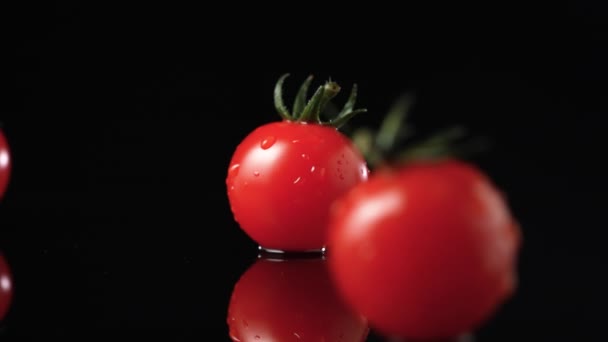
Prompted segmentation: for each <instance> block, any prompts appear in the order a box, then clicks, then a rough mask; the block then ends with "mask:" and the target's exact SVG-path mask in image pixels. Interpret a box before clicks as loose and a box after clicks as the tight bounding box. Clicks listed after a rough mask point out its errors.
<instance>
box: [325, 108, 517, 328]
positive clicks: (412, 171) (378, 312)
mask: <svg viewBox="0 0 608 342" xmlns="http://www.w3.org/2000/svg"><path fill="white" fill-rule="evenodd" d="M410 102H411V99H410V100H407V98H403V99H401V100H400V101H399V102H398V103H397V104H395V106H394V107H393V110H392V111H391V114H389V115H388V116H387V117H386V120H385V121H384V122H383V124H382V126H381V128H380V129H379V132H372V131H369V130H368V131H360V133H359V134H357V135H356V137H355V139H357V141H358V143H359V144H361V146H362V147H361V149H362V150H364V151H366V155H368V156H370V158H368V159H370V160H374V162H373V163H372V162H370V167H371V169H372V171H371V175H370V179H369V180H368V181H367V182H365V183H360V184H359V185H357V186H356V187H354V188H353V189H351V190H350V191H349V192H348V193H347V194H345V195H344V196H342V197H341V198H340V199H338V200H337V201H336V204H335V207H334V208H333V210H332V212H331V213H332V214H331V220H330V225H329V239H328V247H327V248H328V250H327V258H328V262H329V266H330V270H331V276H332V280H333V281H334V283H335V284H336V287H337V289H338V290H339V293H341V295H342V296H343V298H344V299H345V301H346V302H347V303H349V305H350V306H351V307H352V308H353V309H354V310H355V311H357V312H359V313H361V314H362V315H363V316H365V317H366V318H367V319H368V321H369V324H370V327H371V328H372V329H374V330H375V331H377V332H379V333H380V334H382V335H386V336H397V337H401V338H409V339H420V340H427V339H440V338H448V337H451V336H458V335H460V334H463V333H467V332H474V331H476V330H477V329H478V328H480V327H481V325H483V324H484V323H485V322H487V321H488V320H489V319H490V318H491V317H493V315H494V314H495V313H496V312H497V311H498V310H499V309H500V308H501V306H502V305H503V304H504V303H506V301H508V300H509V299H510V298H511V297H512V296H513V295H514V293H515V291H516V288H517V265H516V264H517V255H518V251H519V248H520V243H521V235H520V228H519V225H518V222H517V220H516V219H515V218H514V217H513V215H512V212H511V211H510V208H509V205H508V202H507V199H506V197H505V194H504V193H503V192H502V191H501V190H500V189H498V187H497V186H496V184H494V183H493V181H492V179H491V178H490V177H489V175H487V174H486V173H484V172H483V171H482V170H481V169H480V168H479V167H477V166H476V165H474V164H473V163H472V162H467V161H465V160H464V159H462V158H460V157H455V156H454V155H451V156H450V155H449V153H448V154H446V152H448V151H450V148H449V145H450V144H451V143H452V142H453V141H454V139H455V137H456V136H460V135H461V134H460V133H461V132H460V131H459V130H451V131H449V132H448V133H447V134H438V135H435V136H433V137H432V138H430V139H428V140H425V141H422V142H420V143H419V144H418V145H413V144H412V145H409V149H408V148H406V149H405V150H404V152H403V153H402V155H401V156H400V157H399V158H393V159H391V158H392V157H391V156H395V153H394V152H393V153H392V154H391V152H390V150H391V148H390V146H391V145H392V146H395V145H396V141H397V140H396V139H397V137H398V136H399V132H398V130H397V129H396V128H397V127H400V126H401V123H402V121H403V120H404V116H405V112H406V108H408V106H409V105H411V104H409V105H408V103H410ZM401 127H403V126H401ZM370 132H371V133H370ZM362 137H363V139H362Z"/></svg>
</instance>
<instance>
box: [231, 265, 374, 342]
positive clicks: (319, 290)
mask: <svg viewBox="0 0 608 342" xmlns="http://www.w3.org/2000/svg"><path fill="white" fill-rule="evenodd" d="M227 324H228V328H229V335H230V338H231V339H232V340H233V341H240V342H257V341H327V342H330V341H356V342H362V341H365V339H366V338H367V335H368V333H369V328H368V326H367V322H366V320H365V319H364V318H362V317H361V316H360V315H358V314H356V313H354V312H353V311H351V310H350V307H348V306H347V305H345V304H344V302H343V300H342V299H341V297H340V296H339V295H338V294H337V293H336V292H335V288H334V286H333V283H332V281H331V279H330V278H329V274H328V269H327V264H326V261H325V259H323V258H301V259H299V258H291V259H271V258H268V257H260V258H259V259H257V260H256V261H255V262H254V263H253V264H252V265H251V266H250V267H249V269H247V270H246V271H245V272H244V273H243V275H242V276H241V278H240V279H239V280H238V281H237V283H236V284H235V286H234V290H233V292H232V296H231V298H230V303H229V306H228V317H227Z"/></svg>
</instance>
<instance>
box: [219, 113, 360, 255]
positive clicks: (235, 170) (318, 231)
mask: <svg viewBox="0 0 608 342" xmlns="http://www.w3.org/2000/svg"><path fill="white" fill-rule="evenodd" d="M367 174H368V171H367V167H366V164H365V160H364V158H363V157H362V156H361V155H360V153H359V152H358V151H357V150H356V148H355V147H354V146H353V144H352V143H351V142H350V141H349V140H348V138H346V137H345V136H344V135H342V134H341V133H340V132H338V131H337V130H336V129H335V128H332V127H326V126H321V125H315V124H302V123H294V122H275V123H270V124H267V125H264V126H261V127H259V128H257V129H256V130H255V131H253V132H252V133H251V134H249V135H248V136H247V137H246V138H245V139H244V140H243V142H241V144H240V145H239V146H238V147H237V149H236V151H235V153H234V156H233V157H232V161H231V162H230V171H229V173H228V178H227V180H226V183H227V185H228V197H229V199H230V204H231V208H232V211H233V213H234V217H235V219H236V220H237V221H238V222H239V224H240V226H241V228H242V229H243V230H244V231H245V232H247V234H248V235H249V236H250V237H251V238H252V239H253V240H255V241H256V242H257V243H259V244H260V245H261V246H262V247H264V248H269V249H278V250H288V251H289V250H291V251H304V250H314V249H321V248H323V247H324V246H325V244H326V240H325V239H326V227H327V222H328V217H329V208H330V206H331V203H332V202H333V201H334V200H335V199H336V198H338V197H340V196H341V195H342V194H344V193H345V192H346V191H347V190H349V189H350V188H351V187H353V186H354V185H356V184H358V183H359V182H361V181H364V180H366V179H367Z"/></svg>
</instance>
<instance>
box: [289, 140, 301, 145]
mask: <svg viewBox="0 0 608 342" xmlns="http://www.w3.org/2000/svg"><path fill="white" fill-rule="evenodd" d="M291 142H292V143H293V144H297V143H299V142H300V139H293V140H292V141H291Z"/></svg>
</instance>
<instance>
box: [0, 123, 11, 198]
mask: <svg viewBox="0 0 608 342" xmlns="http://www.w3.org/2000/svg"><path fill="white" fill-rule="evenodd" d="M11 167H12V160H11V153H10V148H9V145H8V141H7V139H6V136H5V135H4V132H2V131H0V199H1V198H3V197H4V194H5V193H6V189H7V187H8V184H9V181H10V176H11Z"/></svg>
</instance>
